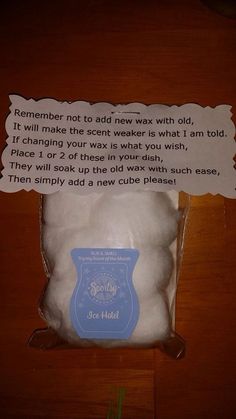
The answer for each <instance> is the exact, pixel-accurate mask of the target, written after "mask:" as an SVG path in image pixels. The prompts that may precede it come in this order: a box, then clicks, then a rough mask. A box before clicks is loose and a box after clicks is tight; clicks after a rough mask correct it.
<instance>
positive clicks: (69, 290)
mask: <svg viewBox="0 0 236 419" xmlns="http://www.w3.org/2000/svg"><path fill="white" fill-rule="evenodd" d="M76 281H77V278H76V275H73V274H71V275H69V276H67V280H66V281H57V278H55V277H54V276H53V275H52V276H51V278H50V282H49V284H48V286H47V289H46V291H45V295H44V299H43V306H42V310H43V314H44V317H45V319H46V321H47V324H48V326H49V327H51V328H52V329H53V330H55V331H56V332H57V333H58V335H59V336H60V337H61V338H63V339H64V340H66V341H67V342H69V343H72V344H77V345H79V346H91V342H90V341H88V340H87V339H81V338H80V337H79V336H78V334H77V332H76V331H75V330H74V328H73V326H72V323H71V319H70V313H69V310H70V300H71V296H72V294H73V291H74V288H75V285H76Z"/></svg>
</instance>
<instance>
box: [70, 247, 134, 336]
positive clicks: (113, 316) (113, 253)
mask: <svg viewBox="0 0 236 419" xmlns="http://www.w3.org/2000/svg"><path fill="white" fill-rule="evenodd" d="M138 255H139V253H138V251H137V250H136V249H102V248H96V249H91V248H88V249H73V250H72V251H71V256H72V259H73V262H74V264H75V266H76V270H77V275H78V280H77V284H76V287H75V289H74V292H73V295H72V297H71V302H70V316H71V321H72V325H73V327H74V329H75V330H76V332H77V333H78V335H79V336H80V337H81V338H87V339H89V338H90V339H128V338H129V336H130V335H131V333H132V331H133V330H134V328H135V326H136V323H137V321H138V317H139V302H138V297H137V294H136V292H135V289H134V286H133V282H132V274H133V270H134V267H135V264H136V262H137V259H138Z"/></svg>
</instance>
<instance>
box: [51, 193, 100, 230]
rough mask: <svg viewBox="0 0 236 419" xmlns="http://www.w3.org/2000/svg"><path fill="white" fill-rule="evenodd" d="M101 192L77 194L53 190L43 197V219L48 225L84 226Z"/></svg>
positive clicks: (87, 222)
mask: <svg viewBox="0 0 236 419" xmlns="http://www.w3.org/2000/svg"><path fill="white" fill-rule="evenodd" d="M101 195H102V194H101V193H100V194H98V193H91V194H89V195H79V194H76V193H73V192H55V193H53V194H49V195H45V196H44V198H43V221H44V222H46V223H47V225H49V226H57V227H63V226H64V227H67V228H68V227H76V228H78V227H84V226H86V225H87V224H89V222H90V212H91V209H92V208H93V209H94V206H95V204H96V201H97V200H98V199H99V197H100V196H101Z"/></svg>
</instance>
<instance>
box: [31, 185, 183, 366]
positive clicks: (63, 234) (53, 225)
mask: <svg viewBox="0 0 236 419" xmlns="http://www.w3.org/2000/svg"><path fill="white" fill-rule="evenodd" d="M41 202H42V207H41V249H42V255H43V262H44V266H45V271H46V275H47V278H48V282H47V284H46V287H45V290H44V293H43V296H42V299H41V302H40V308H39V311H40V314H41V316H42V317H43V318H44V320H45V321H46V323H47V325H48V328H47V329H44V330H37V331H35V332H34V333H33V335H32V336H31V338H30V340H29V344H30V345H31V346H33V347H40V348H51V347H55V346H57V345H73V346H78V347H88V346H100V347H105V348H112V347H153V346H159V347H160V348H161V349H162V350H164V351H165V352H167V353H169V355H171V356H173V357H175V358H178V357H180V356H182V355H183V353H184V341H183V340H182V338H180V337H179V336H178V335H177V334H176V333H175V296H176V289H177V279H178V274H179V267H180V262H181V257H182V250H183V237H184V227H185V221H186V214H187V209H188V196H187V195H185V194H178V193H177V192H174V191H170V192H153V191H136V192H124V193H118V194H116V193H91V194H89V195H79V194H76V193H73V192H69V191H68V192H56V193H54V194H51V195H44V196H43V197H42V201H41Z"/></svg>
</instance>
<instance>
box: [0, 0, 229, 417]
mask: <svg viewBox="0 0 236 419" xmlns="http://www.w3.org/2000/svg"><path fill="white" fill-rule="evenodd" d="M235 26H236V25H235V21H233V20H230V19H227V18H225V17H222V16H220V15H218V14H216V13H214V12H213V11H211V10H209V9H207V8H206V7H205V6H204V5H203V4H202V3H201V2H200V1H198V0H191V1H187V0H182V1H178V2H175V1H172V0H168V1H164V0H162V1H146V2H144V1H137V0H136V1H127V0H126V1H123V0H120V1H116V2H115V1H108V0H100V1H92V0H91V1H86V0H84V1H78V0H77V1H70V0H68V1H64V2H63V1H57V2H30V1H21V2H18V1H10V0H8V1H3V2H2V3H1V25H0V42H1V49H0V51H1V52H0V53H1V69H0V71H1V87H0V89H1V104H0V107H1V120H0V121H1V128H0V129H1V141H2V148H3V147H4V143H5V138H6V133H5V130H4V123H5V118H6V116H7V114H8V107H9V100H8V94H9V93H19V94H21V95H23V96H25V97H27V98H29V97H34V98H41V97H54V98H57V99H59V100H71V101H72V100H75V99H84V100H88V101H109V102H114V103H125V102H134V101H138V102H144V103H168V104H171V103H176V104H182V103H188V102H196V103H199V104H201V105H203V106H207V105H211V106H216V105H217V104H221V103H229V104H231V105H232V106H233V112H234V114H235V112H236V96H235V93H236V89H235V88H236V85H235V68H236V48H235V47H236V36H235V35H236V27H235ZM233 119H234V121H235V116H234V117H233ZM38 205H39V196H38V194H36V193H35V192H30V193H26V192H19V193H16V194H3V193H1V207H0V208H1V237H2V239H1V245H0V246H1V268H0V269H1V311H0V312H1V346H0V358H1V407H0V408H1V418H4V419H8V418H17V419H18V418H21V419H26V418H30V419H31V418H32V419H36V418H38V419H39V418H40V419H41V418H53V419H55V418H57V419H59V418H60V419H72V418H81V419H90V418H105V417H106V413H107V410H108V405H109V401H110V400H111V399H112V398H114V397H115V394H116V389H117V388H118V387H125V388H126V396H125V400H124V407H123V418H125V419H138V418H143V419H152V418H158V419H177V418H181V419H189V418H191V419H204V418H208V419H211V418H212V419H218V418H222V419H223V418H224V419H232V418H234V417H235V414H236V400H235V389H236V385H235V384H236V383H235V372H236V361H235V359H236V357H235V347H236V339H235V318H236V315H235V295H234V294H235V291H236V281H235V279H236V278H235V256H236V240H235V233H236V220H235V207H236V204H235V201H233V200H230V199H224V198H223V197H221V196H211V195H207V196H203V197H192V198H191V210H190V215H189V220H188V226H187V232H186V242H185V250H184V258H183V264H182V270H181V275H180V282H179V288H178V295H177V313H176V326H177V331H178V333H179V334H180V335H182V336H183V337H184V339H186V342H187V351H186V356H185V358H184V359H181V360H178V361H175V360H172V359H170V358H168V357H167V356H166V355H164V354H162V353H161V352H160V351H158V350H153V349H149V350H147V349H140V350H126V349H119V350H99V349H89V350H87V349H86V350H84V349H78V350H53V351H46V352H45V351H37V350H34V349H30V348H29V347H27V345H26V342H27V339H28V337H29V336H30V334H31V332H32V331H33V330H34V329H36V328H39V327H43V325H44V324H43V321H42V320H41V319H40V318H39V316H38V313H37V303H38V298H39V296H40V293H41V290H42V286H43V284H44V280H45V275H44V272H43V267H42V263H41V257H40V249H39V223H38Z"/></svg>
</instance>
